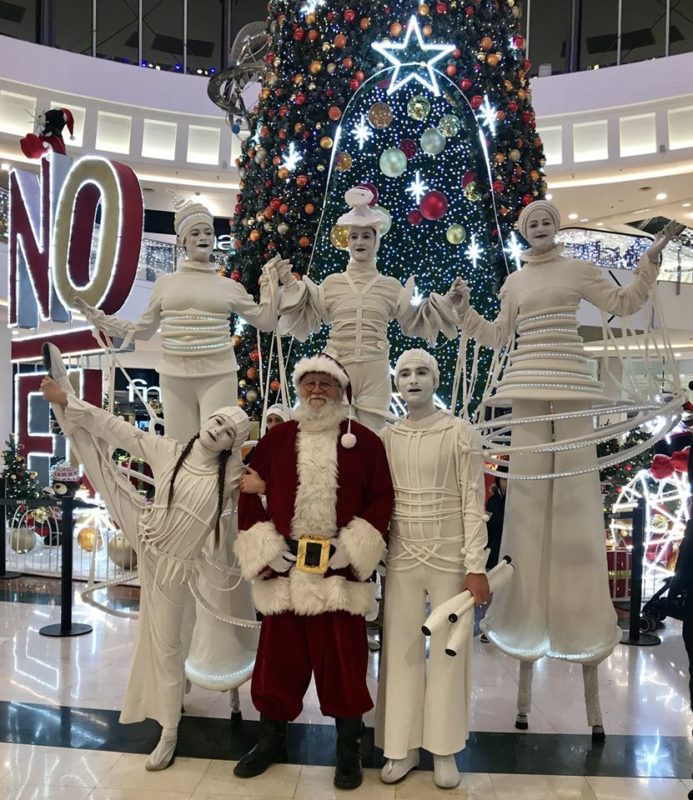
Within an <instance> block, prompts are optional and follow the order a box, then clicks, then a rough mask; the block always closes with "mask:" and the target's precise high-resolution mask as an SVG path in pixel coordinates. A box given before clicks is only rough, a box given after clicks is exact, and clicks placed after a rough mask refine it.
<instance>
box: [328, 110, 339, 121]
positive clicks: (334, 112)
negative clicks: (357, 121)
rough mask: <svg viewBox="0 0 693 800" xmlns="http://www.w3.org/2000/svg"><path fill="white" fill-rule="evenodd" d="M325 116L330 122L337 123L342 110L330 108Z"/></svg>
mask: <svg viewBox="0 0 693 800" xmlns="http://www.w3.org/2000/svg"><path fill="white" fill-rule="evenodd" d="M327 116H328V117H329V118H330V119H331V120H332V122H338V121H339V120H340V119H341V116H342V109H341V108H339V107H338V106H330V108H329V111H328V112H327Z"/></svg>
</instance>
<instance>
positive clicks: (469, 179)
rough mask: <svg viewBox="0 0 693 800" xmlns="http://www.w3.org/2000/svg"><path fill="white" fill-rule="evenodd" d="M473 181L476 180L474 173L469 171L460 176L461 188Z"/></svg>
mask: <svg viewBox="0 0 693 800" xmlns="http://www.w3.org/2000/svg"><path fill="white" fill-rule="evenodd" d="M475 180H476V172H474V171H473V170H471V169H470V170H469V171H468V172H465V173H464V175H463V176H462V188H464V187H465V186H468V185H469V184H470V183H471V182H472V181H475Z"/></svg>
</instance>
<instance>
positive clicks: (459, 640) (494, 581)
mask: <svg viewBox="0 0 693 800" xmlns="http://www.w3.org/2000/svg"><path fill="white" fill-rule="evenodd" d="M513 570H514V567H513V566H512V564H511V563H510V559H507V560H505V559H504V560H503V561H501V563H500V564H498V565H497V566H496V567H494V568H493V569H492V570H491V571H490V572H489V573H488V583H489V587H490V589H491V592H492V593H493V592H496V591H498V589H500V588H501V586H504V585H505V584H506V583H507V582H508V581H509V580H510V578H511V577H512V574H513ZM465 595H467V597H465ZM462 598H464V600H462V602H460V600H461V599H462ZM456 599H457V601H458V608H459V611H458V613H457V615H456V618H455V620H454V621H453V620H452V615H451V619H450V621H451V622H452V623H453V628H452V631H451V632H450V636H449V637H448V641H447V644H446V645H445V653H446V655H448V656H456V655H457V654H458V653H459V652H460V650H461V648H462V645H463V644H464V641H465V639H466V638H467V636H469V635H470V633H471V630H472V626H471V624H469V623H471V619H469V620H468V619H467V614H468V613H469V612H470V611H471V610H472V609H473V608H474V598H473V597H472V596H471V594H470V593H469V592H468V591H465V592H462V594H461V595H457V598H456Z"/></svg>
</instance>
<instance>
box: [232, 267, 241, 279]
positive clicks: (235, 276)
mask: <svg viewBox="0 0 693 800" xmlns="http://www.w3.org/2000/svg"><path fill="white" fill-rule="evenodd" d="M240 279H241V273H240V272H239V271H238V270H237V269H234V270H233V272H232V273H231V280H232V281H240Z"/></svg>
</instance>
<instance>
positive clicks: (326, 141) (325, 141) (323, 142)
mask: <svg viewBox="0 0 693 800" xmlns="http://www.w3.org/2000/svg"><path fill="white" fill-rule="evenodd" d="M333 144H334V143H333V141H332V139H331V138H330V137H329V136H323V137H322V139H320V147H322V149H323V150H329V149H330V148H331V147H332V145H333Z"/></svg>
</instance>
